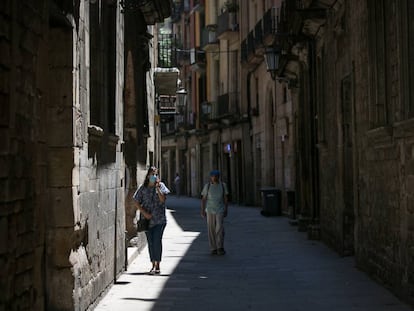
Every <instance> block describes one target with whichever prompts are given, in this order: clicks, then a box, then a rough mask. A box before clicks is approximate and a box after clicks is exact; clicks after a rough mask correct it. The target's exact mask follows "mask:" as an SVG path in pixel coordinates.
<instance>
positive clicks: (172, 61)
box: [158, 34, 177, 68]
mask: <svg viewBox="0 0 414 311" xmlns="http://www.w3.org/2000/svg"><path fill="white" fill-rule="evenodd" d="M176 46H177V41H176V37H175V35H173V34H159V35H158V67H161V68H174V67H177V54H176V51H177V50H176Z"/></svg>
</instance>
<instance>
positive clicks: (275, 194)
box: [260, 187, 282, 216]
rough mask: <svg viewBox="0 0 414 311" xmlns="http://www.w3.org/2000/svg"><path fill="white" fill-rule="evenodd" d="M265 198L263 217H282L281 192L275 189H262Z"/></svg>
mask: <svg viewBox="0 0 414 311" xmlns="http://www.w3.org/2000/svg"><path fill="white" fill-rule="evenodd" d="M260 192H261V193H262V197H263V210H262V211H261V214H262V215H263V216H280V215H282V207H281V199H282V196H281V191H280V190H279V189H276V188H273V187H264V188H261V189H260Z"/></svg>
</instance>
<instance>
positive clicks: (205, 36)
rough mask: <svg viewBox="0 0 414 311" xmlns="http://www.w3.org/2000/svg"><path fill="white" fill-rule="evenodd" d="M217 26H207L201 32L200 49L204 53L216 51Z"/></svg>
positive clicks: (217, 42) (217, 45)
mask: <svg viewBox="0 0 414 311" xmlns="http://www.w3.org/2000/svg"><path fill="white" fill-rule="evenodd" d="M216 30H217V25H209V26H207V27H206V28H204V29H203V30H202V31H201V47H202V49H203V50H204V51H208V52H213V51H218V49H219V41H218V38H217V33H216Z"/></svg>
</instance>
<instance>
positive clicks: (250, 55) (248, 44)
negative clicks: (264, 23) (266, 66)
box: [241, 30, 263, 69]
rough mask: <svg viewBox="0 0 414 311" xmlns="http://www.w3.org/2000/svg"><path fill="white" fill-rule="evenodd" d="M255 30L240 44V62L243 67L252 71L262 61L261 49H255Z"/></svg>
mask: <svg viewBox="0 0 414 311" xmlns="http://www.w3.org/2000/svg"><path fill="white" fill-rule="evenodd" d="M254 34H255V30H252V31H250V32H249V34H248V35H247V38H246V39H244V40H243V41H242V43H241V61H242V64H243V66H245V67H247V68H248V69H253V68H254V67H256V66H257V65H258V64H260V63H261V62H262V61H263V48H262V47H261V48H257V49H256V42H259V41H260V39H259V38H258V41H256V38H255V35H254Z"/></svg>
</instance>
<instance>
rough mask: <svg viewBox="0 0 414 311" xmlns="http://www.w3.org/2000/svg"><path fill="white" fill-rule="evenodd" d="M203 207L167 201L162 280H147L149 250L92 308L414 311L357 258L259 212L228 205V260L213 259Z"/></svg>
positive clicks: (182, 199)
mask: <svg viewBox="0 0 414 311" xmlns="http://www.w3.org/2000/svg"><path fill="white" fill-rule="evenodd" d="M199 203H200V201H199V200H197V199H194V198H187V197H180V198H177V197H174V196H171V197H169V198H168V211H167V217H168V225H167V228H166V232H165V234H164V239H163V243H164V252H163V261H162V265H161V275H159V276H150V275H147V274H146V273H147V271H148V270H149V269H150V263H149V258H148V250H147V249H146V248H145V249H143V250H142V252H140V253H139V254H138V255H137V256H136V257H135V258H134V259H133V261H132V262H131V263H130V264H129V266H128V270H127V271H126V272H124V273H123V274H122V275H121V277H120V278H119V279H118V280H117V283H116V284H115V285H113V286H112V287H111V288H110V289H109V291H107V292H106V293H105V294H104V297H103V298H102V299H101V300H100V301H99V303H98V304H97V305H96V307H95V309H94V310H96V311H117V310H122V311H130V310H140V311H144V310H198V311H201V310H274V311H276V310H280V311H294V310H295V311H301V310H306V311H312V310H318V311H325V310H326V311H327V310H329V311H333V310H335V311H341V310H344V311H345V310H346V311H351V310H354V311H371V310H375V311H381V310H384V311H385V310H386V311H403V310H407V311H408V310H412V309H411V307H409V306H407V305H406V304H405V303H403V302H401V301H400V300H399V299H398V298H396V297H395V296H394V295H393V294H392V293H390V292H389V291H388V290H387V289H385V288H384V287H383V286H381V285H379V284H377V283H376V282H374V281H373V280H371V279H370V278H369V277H368V276H367V275H366V274H365V273H363V272H361V271H359V270H358V269H357V268H355V264H354V258H353V257H340V256H338V254H337V253H335V252H334V251H332V250H331V249H329V248H328V247H327V246H325V245H324V244H323V243H322V242H319V241H311V240H308V239H307V237H306V234H304V233H301V232H298V231H297V227H295V226H292V225H290V224H289V218H286V217H263V216H261V215H260V209H259V208H258V207H246V206H237V205H232V206H230V209H229V216H228V217H227V218H226V221H225V228H226V240H225V246H226V251H227V254H226V255H224V256H211V255H210V254H209V250H208V243H207V235H206V227H205V225H204V221H203V220H202V218H201V217H200V214H199V211H200V209H199V207H200V206H199ZM131 256H133V253H131V254H130V258H131Z"/></svg>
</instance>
